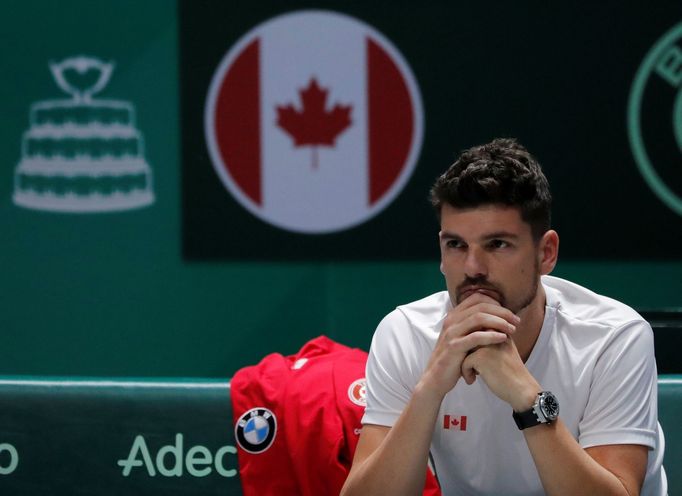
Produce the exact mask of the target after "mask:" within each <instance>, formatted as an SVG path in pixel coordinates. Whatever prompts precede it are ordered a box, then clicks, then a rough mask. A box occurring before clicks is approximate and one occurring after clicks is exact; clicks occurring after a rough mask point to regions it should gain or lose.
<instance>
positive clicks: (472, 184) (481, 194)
mask: <svg viewBox="0 0 682 496" xmlns="http://www.w3.org/2000/svg"><path fill="white" fill-rule="evenodd" d="M430 199H431V204H432V205H433V206H434V207H435V209H436V213H437V215H438V216H439V218H440V213H441V209H442V207H443V204H445V203H447V204H449V205H451V206H453V207H455V208H473V207H478V206H481V205H490V204H500V205H505V206H512V207H518V208H519V209H520V211H521V218H522V219H523V220H524V221H525V222H527V223H528V224H530V227H531V232H532V233H533V238H534V239H536V240H538V239H540V237H542V235H543V234H544V233H545V232H547V230H548V229H549V228H550V222H551V206H552V194H551V193H550V190H549V182H548V181H547V178H546V177H545V175H544V174H543V172H542V168H541V167H540V164H539V163H538V162H537V160H535V158H534V157H533V156H532V155H531V154H530V153H529V152H528V150H526V149H525V148H524V147H523V146H522V145H521V144H519V143H518V142H517V141H516V140H515V139H511V138H498V139H495V140H493V141H491V142H490V143H487V144H485V145H480V146H475V147H473V148H469V149H468V150H465V151H464V152H462V154H461V155H460V156H459V158H458V159H457V161H456V162H455V163H454V164H452V165H451V166H450V167H449V168H448V170H447V171H445V173H444V174H442V175H441V176H440V177H439V178H438V179H437V180H436V182H435V184H434V185H433V187H432V188H431V194H430Z"/></svg>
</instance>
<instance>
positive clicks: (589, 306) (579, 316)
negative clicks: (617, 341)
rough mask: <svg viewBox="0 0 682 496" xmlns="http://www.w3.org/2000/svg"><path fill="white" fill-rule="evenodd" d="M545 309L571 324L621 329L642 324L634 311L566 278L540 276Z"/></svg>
mask: <svg viewBox="0 0 682 496" xmlns="http://www.w3.org/2000/svg"><path fill="white" fill-rule="evenodd" d="M542 285H543V286H544V288H545V292H546V294H547V306H549V307H552V308H555V309H556V311H557V312H558V313H560V314H562V315H564V316H566V317H567V318H570V319H572V320H574V321H579V322H583V323H585V324H594V325H603V326H608V327H612V328H613V327H620V326H623V325H625V324H628V323H631V322H638V321H641V322H644V318H643V317H642V316H641V315H639V314H638V313H637V312H636V311H635V310H634V309H633V308H631V307H629V306H628V305H626V304H625V303H622V302H620V301H618V300H615V299H613V298H610V297H608V296H604V295H601V294H598V293H595V292H594V291H592V290H590V289H588V288H585V287H583V286H581V285H579V284H576V283H574V282H571V281H567V280H565V279H561V278H559V277H554V276H543V277H542Z"/></svg>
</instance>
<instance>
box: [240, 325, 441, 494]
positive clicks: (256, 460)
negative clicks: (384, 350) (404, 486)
mask: <svg viewBox="0 0 682 496" xmlns="http://www.w3.org/2000/svg"><path fill="white" fill-rule="evenodd" d="M302 359H303V360H302ZM366 361H367V353H365V352H364V351H362V350H359V349H353V348H348V347H347V346H344V345H341V344H338V343H336V342H334V341H332V340H331V339H329V338H327V337H325V336H320V337H318V338H315V339H313V340H311V341H309V342H308V343H306V344H305V345H304V346H303V348H301V350H300V351H299V352H298V353H296V354H295V355H291V356H288V357H284V356H282V355H280V354H277V353H273V354H271V355H268V356H266V357H265V358H264V359H263V360H262V361H261V362H260V363H259V364H258V365H254V366H251V367H245V368H243V369H241V370H239V371H238V372H237V373H236V374H235V375H234V377H233V378H232V381H231V397H232V408H233V414H234V423H235V424H236V423H237V422H238V421H239V419H240V418H241V417H242V415H244V413H246V412H248V411H249V410H251V409H253V408H260V407H262V408H266V409H268V410H270V411H271V412H272V413H273V414H274V415H275V418H276V421H277V430H276V434H275V438H274V440H273V441H272V445H271V446H270V447H269V448H268V449H266V450H264V451H262V452H260V453H257V454H253V453H249V452H247V451H245V450H244V449H243V448H242V447H241V446H240V445H239V443H238V448H237V456H238V460H239V475H240V479H241V483H242V490H243V493H244V496H269V495H272V496H289V495H291V496H296V495H301V496H308V495H310V496H313V495H314V496H320V495H324V496H326V495H337V494H339V492H340V491H341V487H342V486H343V483H344V481H345V480H346V477H347V476H348V472H349V470H350V467H351V464H352V461H353V454H354V453H355V448H356V446H357V442H358V438H359V432H360V428H361V427H362V425H361V423H360V420H361V419H362V415H363V413H364V407H363V406H361V405H358V404H356V403H354V402H353V401H352V400H351V397H350V396H349V388H351V385H353V384H354V383H355V381H357V380H359V379H363V380H364V377H365V363H366ZM302 362H305V363H302ZM355 386H356V387H355V388H354V391H355V393H356V394H355V398H356V399H358V398H359V396H358V393H360V389H361V387H362V386H361V385H359V384H355ZM424 495H429V496H437V495H440V490H439V489H438V486H437V483H436V481H435V478H434V477H433V475H432V474H431V473H430V472H429V474H428V477H427V483H426V486H425V489H424Z"/></svg>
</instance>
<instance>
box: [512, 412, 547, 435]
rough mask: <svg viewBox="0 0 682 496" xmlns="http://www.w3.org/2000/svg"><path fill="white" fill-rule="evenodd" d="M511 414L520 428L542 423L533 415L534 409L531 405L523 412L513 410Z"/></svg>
mask: <svg viewBox="0 0 682 496" xmlns="http://www.w3.org/2000/svg"><path fill="white" fill-rule="evenodd" d="M512 416H513V417H514V422H516V426H517V427H518V428H519V429H520V430H523V429H526V428H528V427H533V426H535V425H538V424H542V423H543V422H540V419H539V418H538V416H537V415H535V409H534V408H532V407H531V409H530V410H526V411H525V412H514V413H513V414H512Z"/></svg>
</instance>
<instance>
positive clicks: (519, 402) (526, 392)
mask: <svg viewBox="0 0 682 496" xmlns="http://www.w3.org/2000/svg"><path fill="white" fill-rule="evenodd" d="M541 391H542V388H541V387H540V386H539V385H533V386H530V387H527V388H524V389H523V390H522V391H521V393H520V394H517V395H516V396H514V398H513V401H512V402H511V407H512V409H513V410H514V411H515V412H525V411H526V410H530V409H531V408H533V405H534V404H535V399H536V398H537V397H538V393H540V392H541Z"/></svg>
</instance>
